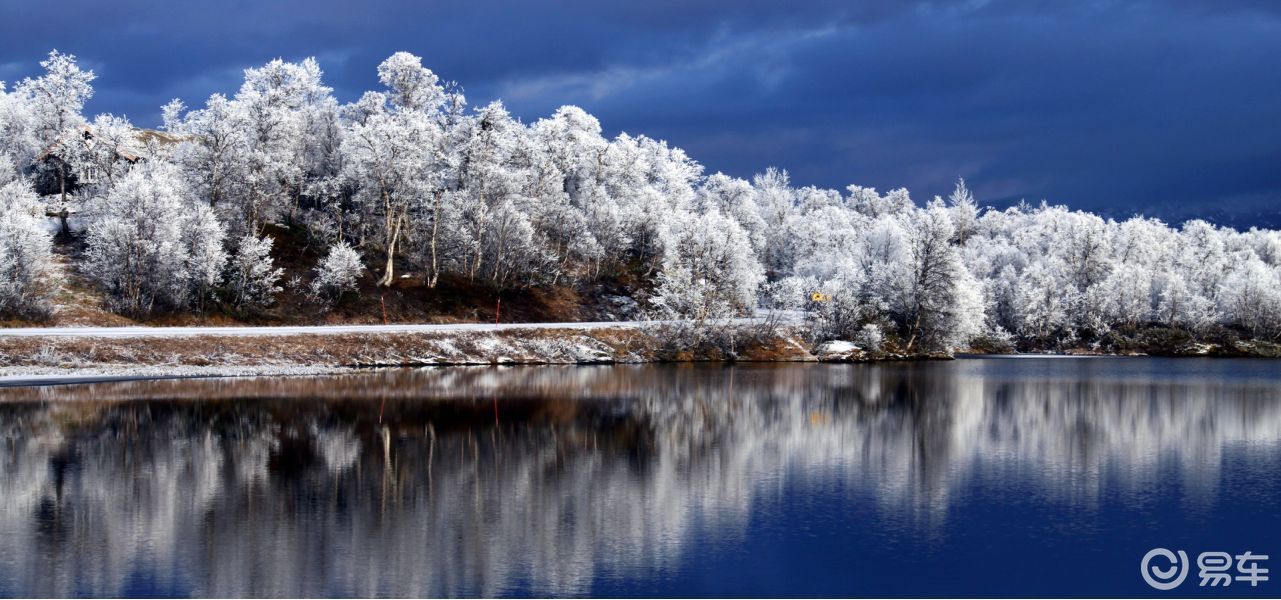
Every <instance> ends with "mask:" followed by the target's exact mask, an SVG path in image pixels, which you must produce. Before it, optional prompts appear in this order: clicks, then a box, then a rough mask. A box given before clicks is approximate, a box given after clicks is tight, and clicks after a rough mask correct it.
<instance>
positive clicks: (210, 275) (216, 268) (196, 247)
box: [182, 203, 228, 310]
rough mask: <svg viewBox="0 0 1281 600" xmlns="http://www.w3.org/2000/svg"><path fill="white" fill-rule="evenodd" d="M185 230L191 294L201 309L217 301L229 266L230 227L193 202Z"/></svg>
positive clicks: (189, 205)
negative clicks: (228, 235)
mask: <svg viewBox="0 0 1281 600" xmlns="http://www.w3.org/2000/svg"><path fill="white" fill-rule="evenodd" d="M183 222H184V226H183V229H182V250H183V252H184V253H185V255H184V259H185V261H186V264H185V265H184V266H185V269H184V271H185V273H186V276H187V280H186V287H187V293H188V294H189V297H190V298H191V300H192V302H193V303H194V305H195V307H196V308H197V309H199V310H204V308H205V306H206V304H207V303H208V302H210V301H212V300H215V299H216V293H215V292H216V290H217V289H218V288H219V286H221V284H222V278H223V271H224V270H225V269H226V267H227V259H228V256H227V250H226V247H225V246H226V237H227V228H226V226H225V225H223V224H222V222H221V221H219V220H218V216H217V215H216V214H215V213H214V210H213V209H212V208H210V207H208V206H206V205H204V204H195V203H189V204H188V207H187V214H186V215H185V217H184V220H183Z"/></svg>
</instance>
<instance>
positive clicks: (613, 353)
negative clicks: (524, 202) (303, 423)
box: [0, 327, 1278, 387]
mask: <svg viewBox="0 0 1281 600" xmlns="http://www.w3.org/2000/svg"><path fill="white" fill-rule="evenodd" d="M1274 349H1275V348H1274V345H1272V344H1264V345H1259V344H1254V343H1249V344H1234V345H1232V347H1222V346H1216V345H1206V344H1203V345H1199V346H1197V347H1196V348H1195V349H1192V350H1194V351H1186V352H1180V351H1178V349H1175V351H1171V352H1160V353H1155V352H1148V353H1135V352H1127V353H1111V354H1109V353H1101V352H1084V351H1079V350H1078V351H1067V352H1062V353H1044V354H1024V353H1009V354H1006V353H980V352H960V353H956V354H954V355H952V354H912V355H909V354H899V353H889V352H881V353H869V352H865V351H863V350H861V349H858V348H857V347H854V346H853V345H852V344H848V343H843V342H829V343H825V344H819V345H817V346H815V345H812V344H810V343H808V342H807V341H806V340H805V337H804V335H803V332H801V331H800V330H798V329H795V328H780V329H778V330H775V331H771V332H768V333H764V334H762V333H760V332H756V333H751V334H749V332H746V331H745V332H743V335H741V336H740V339H739V340H738V342H737V344H736V345H735V346H734V347H733V350H732V351H727V350H725V349H724V347H722V346H717V345H714V344H704V345H701V346H697V347H682V346H681V345H679V344H673V342H672V341H671V340H670V339H667V338H665V337H663V333H662V332H659V331H652V330H645V329H642V328H635V327H628V328H608V327H607V328H598V329H556V328H528V329H509V330H499V331H450V332H415V333H406V332H393V333H350V334H348V333H340V334H334V333H329V334H291V335H280V336H258V335H236V336H200V335H197V336H187V337H183V336H164V337H93V336H84V337H77V336H66V337H58V336H46V337H0V387H8V386H17V385H58V384H65V383H85V382H88V380H90V379H92V380H94V381H102V380H111V379H120V378H129V379H146V378H173V377H235V376H308V375H329V374H341V373H352V372H359V371H362V370H366V369H371V368H397V367H401V368H414V367H448V366H499V365H601V364H641V363H676V362H682V363H688V362H727V363H728V362H852V363H858V362H890V361H913V360H950V359H953V358H979V357H999V356H1007V357H1038V356H1040V357H1080V356H1169V357H1203V358H1205V357H1224V358H1242V357H1258V358H1276V357H1278V355H1277V354H1276V353H1274V352H1273V350H1274Z"/></svg>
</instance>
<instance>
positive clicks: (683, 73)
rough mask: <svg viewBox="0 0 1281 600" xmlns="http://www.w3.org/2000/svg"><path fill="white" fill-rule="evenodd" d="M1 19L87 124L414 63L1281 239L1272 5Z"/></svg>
mask: <svg viewBox="0 0 1281 600" xmlns="http://www.w3.org/2000/svg"><path fill="white" fill-rule="evenodd" d="M0 3H3V8H2V9H0V80H6V81H13V80H16V79H19V78H21V77H22V76H25V75H29V74H33V73H35V72H36V70H37V69H38V67H37V65H36V63H37V61H38V60H39V59H40V58H41V57H42V55H43V54H45V53H46V52H48V50H50V49H51V48H55V47H56V48H58V49H59V50H62V51H65V52H72V53H74V54H76V55H78V56H79V57H80V58H81V60H82V62H83V63H85V64H87V65H88V66H90V67H92V68H93V69H95V70H96V71H97V73H98V75H99V79H98V81H97V84H96V87H97V90H98V91H97V96H96V97H95V98H94V99H93V101H92V103H91V104H90V106H89V110H90V111H91V112H95V113H96V112H114V113H124V114H127V115H128V116H129V117H130V118H131V119H133V120H134V122H135V123H138V124H140V125H155V124H156V122H157V121H158V119H159V116H158V115H159V107H160V105H161V104H163V103H164V102H165V101H167V100H169V99H170V98H174V97H179V98H182V99H183V100H184V101H186V102H187V103H188V104H189V105H191V104H199V103H201V102H202V101H203V99H204V98H205V97H206V96H208V95H209V94H210V93H212V92H215V91H223V92H233V91H234V90H235V89H236V88H237V87H238V85H239V80H240V77H241V70H242V69H243V68H245V67H247V66H253V65H258V64H261V63H263V62H266V61H267V60H270V59H272V58H275V57H283V58H285V59H291V60H297V59H302V58H305V57H307V56H315V57H316V58H317V59H318V60H319V61H320V63H321V66H322V67H323V68H324V69H325V72H326V80H327V81H328V83H329V84H330V85H332V86H333V87H334V88H335V89H336V93H337V94H338V95H339V97H340V99H342V100H351V99H354V98H355V97H356V96H357V95H358V94H359V92H360V91H362V90H365V89H373V88H375V87H376V86H377V81H376V76H375V71H374V69H375V67H376V65H377V64H378V63H379V62H380V61H381V60H382V59H383V58H385V57H386V56H387V55H389V54H391V53H392V52H394V51H396V50H408V51H410V52H413V53H415V54H419V55H421V56H423V57H424V62H425V63H426V64H427V65H428V66H430V67H431V68H432V69H433V70H435V71H436V72H437V73H438V74H440V75H441V76H442V77H444V78H446V79H453V80H457V81H459V82H460V83H461V84H462V85H463V87H464V88H465V90H466V92H467V96H468V98H469V100H470V101H471V102H472V104H473V105H478V104H481V103H484V102H487V101H488V100H490V99H493V98H499V97H501V98H502V99H503V100H504V101H505V102H506V103H507V104H508V105H509V107H510V108H511V109H512V110H513V112H515V113H516V114H517V115H519V116H521V117H522V118H523V119H525V120H526V121H532V120H534V119H536V118H538V117H540V116H543V115H546V114H548V113H550V112H551V111H552V110H554V109H555V108H556V107H557V106H559V105H561V104H577V105H580V106H582V107H584V108H585V109H587V110H588V111H590V112H591V113H593V114H595V115H597V116H598V117H599V118H600V119H601V122H602V124H603V125H604V127H605V129H606V133H607V134H609V135H613V134H615V133H617V132H619V131H628V132H631V133H644V134H647V135H650V136H653V137H658V138H663V139H666V140H668V141H669V142H671V143H672V144H675V145H677V146H680V147H683V148H685V149H687V150H688V151H689V152H690V154H691V155H692V156H693V157H695V158H696V159H697V160H699V161H700V162H702V163H703V164H704V165H705V166H706V167H707V170H708V172H715V171H718V170H720V171H725V172H727V173H730V174H734V175H740V176H750V175H751V174H752V173H753V172H756V171H759V170H763V169H764V168H765V167H766V166H770V165H775V166H779V167H782V168H786V169H788V170H789V171H790V172H791V173H792V179H793V182H794V183H796V184H799V185H805V184H815V185H822V186H828V187H844V186H845V185H846V184H849V183H859V184H862V185H871V186H875V187H877V188H881V189H888V188H892V187H899V186H907V187H909V188H910V189H911V190H912V192H913V195H914V197H916V198H917V199H918V200H924V199H926V198H928V197H930V196H931V195H933V194H946V192H947V191H948V190H949V189H950V187H951V184H952V181H954V180H955V178H956V177H957V176H964V177H965V178H966V179H967V180H968V181H970V183H971V184H972V187H973V188H974V189H975V191H976V193H977V194H978V196H979V197H980V200H982V201H984V202H985V203H989V204H1003V203H1005V202H1009V201H1012V200H1018V199H1020V198H1026V199H1027V200H1029V201H1034V202H1035V201H1039V200H1040V199H1042V198H1045V199H1049V200H1050V201H1051V202H1054V203H1064V204H1068V205H1070V206H1073V207H1078V208H1087V209H1093V210H1103V211H1106V212H1108V213H1109V214H1113V215H1116V216H1126V215H1128V214H1130V213H1133V212H1136V211H1142V212H1146V213H1149V214H1158V215H1161V216H1165V217H1167V218H1171V219H1178V218H1183V217H1187V216H1193V215H1218V216H1220V217H1222V218H1224V219H1226V216H1225V214H1224V213H1228V215H1237V218H1236V219H1235V222H1236V223H1238V224H1251V223H1256V222H1258V223H1268V224H1274V225H1275V224H1277V223H1278V222H1279V221H1281V2H1266V1H1262V0H1260V1H1254V2H1252V1H1248V0H1244V1H1233V0H1222V1H1212V0H1207V1H1204V2H1194V1H1190V0H1189V1H1170V2H1160V3H1158V2H1140V1H1134V2H1091V1H1080V2H1036V1H1022V2H1014V1H1009V2H1004V1H991V2H985V1H971V2H959V3H946V2H924V3H910V2H888V1H878V2H862V3H853V2H850V3H846V2H811V3H798V2H762V1H757V0H737V1H729V0H727V1H724V2H703V1H697V0H647V1H645V2H631V3H627V4H623V3H612V2H600V1H592V0H582V1H562V2H533V1H518V0H513V1H510V2H497V1H465V0H454V1H451V2H416V3H410V2H391V1H384V0H377V1H372V2H355V1H351V0H282V1H275V2H270V1H265V2H248V1H230V2H209V1H201V2H194V1H189V0H171V1H169V2H159V1H155V2H153V1H144V0H112V1H110V2H103V1H100V0H94V1H86V2H80V1H76V2H61V3H54V2H46V3H35V2H18V1H17V0H0Z"/></svg>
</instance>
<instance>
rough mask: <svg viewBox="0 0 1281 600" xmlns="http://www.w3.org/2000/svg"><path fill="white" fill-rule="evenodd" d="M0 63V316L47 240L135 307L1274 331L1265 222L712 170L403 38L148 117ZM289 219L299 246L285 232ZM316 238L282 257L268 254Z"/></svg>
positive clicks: (921, 334) (949, 333)
mask: <svg viewBox="0 0 1281 600" xmlns="http://www.w3.org/2000/svg"><path fill="white" fill-rule="evenodd" d="M40 65H41V67H42V68H43V72H42V73H41V74H39V76H38V77H32V78H27V79H23V80H22V81H19V82H16V83H14V84H13V85H11V86H6V85H5V84H3V83H0V314H3V315H6V316H7V317H8V318H11V319H18V320H21V321H23V322H38V321H40V320H41V319H45V318H47V317H48V316H49V315H50V314H51V313H52V312H53V311H54V310H55V304H56V303H55V298H54V293H55V290H56V289H57V281H56V276H55V274H54V272H53V269H52V265H53V263H54V255H55V250H56V248H57V247H58V246H59V245H70V246H73V247H74V248H75V249H76V250H75V253H74V256H75V263H74V267H75V268H76V269H77V272H78V273H80V274H81V275H82V276H83V277H85V278H86V279H87V280H89V281H92V283H93V286H94V287H95V288H96V290H97V292H98V293H99V294H100V295H101V298H102V302H103V305H104V306H105V307H107V308H108V309H109V310H111V311H113V312H115V313H118V314H121V315H127V316H129V317H130V318H134V319H142V320H146V319H151V318H155V317H157V316H160V315H171V314H195V315H208V314H232V315H246V314H253V313H254V311H259V310H263V309H264V308H266V307H269V306H271V305H272V304H273V303H275V302H277V300H278V298H279V297H280V295H281V294H282V292H285V291H287V290H290V291H292V293H294V294H295V295H296V296H298V297H303V298H306V302H307V305H306V306H305V307H304V308H305V309H306V310H313V311H326V310H331V309H332V308H333V307H335V306H342V305H345V304H351V303H368V302H375V303H376V302H378V299H377V297H375V296H371V295H370V294H368V293H364V294H362V293H361V292H360V290H368V289H370V288H371V286H376V287H382V288H393V287H395V286H398V285H401V282H402V280H405V279H407V278H411V277H412V278H413V279H415V280H416V281H419V282H421V285H422V286H424V287H425V288H427V289H437V288H438V286H450V285H459V283H457V282H465V283H466V284H467V285H471V286H481V287H483V288H484V289H490V290H494V291H496V292H503V291H507V290H536V289H537V290H547V289H559V288H564V289H587V288H592V289H599V288H601V286H605V285H608V287H609V288H610V289H616V290H621V293H623V294H624V295H626V296H627V297H629V298H630V299H631V300H634V303H632V304H633V305H634V309H633V310H632V313H633V314H629V315H626V316H627V317H628V318H655V319H683V320H689V321H691V322H694V323H708V324H712V323H716V322H718V321H723V320H725V319H727V318H730V317H735V316H743V315H750V314H753V313H755V312H756V311H762V310H763V311H800V312H802V313H803V314H804V315H805V319H806V322H807V324H808V326H809V328H810V331H811V332H812V334H813V337H814V339H815V340H835V339H841V340H850V341H853V342H854V343H856V344H858V345H860V346H861V347H865V348H877V347H880V346H882V345H890V346H893V347H895V348H898V349H900V350H902V351H904V352H952V351H958V350H966V349H975V348H977V349H986V350H1015V349H1017V350H1025V351H1026V350H1060V349H1066V348H1093V349H1104V350H1106V349H1111V348H1115V347H1118V345H1119V344H1121V342H1120V341H1118V340H1121V341H1124V340H1132V339H1137V338H1138V337H1142V336H1148V337H1152V336H1156V337H1159V338H1161V339H1172V340H1180V341H1181V343H1182V342H1188V343H1195V342H1196V341H1197V340H1211V339H1216V340H1217V339H1224V338H1233V339H1236V338H1242V339H1254V340H1262V341H1270V342H1276V341H1277V340H1278V339H1281V233H1279V232H1277V231H1272V230H1262V229H1250V230H1248V231H1239V230H1236V229H1231V228H1225V227H1218V226H1215V225H1213V224H1211V223H1208V222H1205V221H1202V220H1191V221H1187V222H1185V223H1182V224H1177V225H1176V224H1167V223H1164V222H1162V221H1160V220H1157V219H1153V218H1146V217H1143V216H1134V217H1132V218H1130V219H1128V220H1125V221H1116V220H1113V219H1104V218H1102V217H1099V216H1096V215H1094V214H1090V213H1086V212H1080V211H1072V210H1069V209H1067V208H1065V207H1063V206H1057V205H1051V204H1048V203H1046V202H1044V201H1042V202H1039V203H1036V204H1028V203H1021V204H1019V205H1017V206H1013V207H1010V208H1006V209H1003V210H997V209H993V208H988V207H984V206H982V205H981V204H980V201H979V200H978V199H976V198H975V197H974V195H973V194H972V193H971V192H970V191H969V189H968V188H967V186H966V184H965V182H964V181H961V180H958V182H957V184H956V187H955V189H954V190H953V191H952V192H951V193H950V194H949V195H948V196H947V197H946V198H943V197H939V196H935V197H933V198H930V199H927V200H924V201H921V202H918V201H917V200H915V199H913V198H912V197H911V196H910V195H909V193H908V191H907V190H906V189H894V190H889V191H887V192H884V193H882V192H880V191H878V190H876V189H873V188H868V187H861V186H858V185H850V186H848V187H846V188H845V189H844V190H833V189H821V188H817V187H812V186H799V187H798V186H795V185H793V184H792V182H791V181H790V180H789V177H788V174H787V172H786V171H782V170H777V169H773V168H770V169H765V170H764V171H763V172H761V173H759V174H757V175H755V176H754V177H752V178H751V179H750V180H745V179H740V178H737V177H732V176H728V175H725V174H722V173H719V172H717V173H711V174H708V173H707V172H706V171H705V169H704V167H703V166H702V165H700V164H699V163H698V162H696V161H695V160H694V159H693V158H691V157H690V156H688V155H686V153H685V152H683V151H682V150H680V149H679V148H674V147H671V146H669V145H668V144H667V143H666V142H664V141H661V140H655V139H652V138H649V137H645V136H644V135H629V134H626V133H623V134H619V135H618V136H617V137H614V138H612V139H608V138H606V137H604V136H603V135H602V128H601V124H600V123H599V122H598V121H597V119H596V118H594V117H593V116H591V115H590V114H588V113H586V112H585V111H583V110H582V109H580V108H577V107H574V106H564V107H562V108H560V109H559V110H557V111H555V113H554V114H552V115H550V116H547V117H545V118H541V119H538V120H536V121H534V122H532V123H524V122H522V121H521V120H520V119H517V118H515V117H513V116H512V115H511V114H510V113H509V112H508V110H506V109H505V108H504V105H503V104H502V103H501V102H498V101H495V102H491V103H489V104H486V105H484V106H469V105H468V104H467V101H466V98H465V97H464V95H463V92H462V88H461V87H460V86H459V85H458V84H456V83H453V82H450V81H446V80H443V79H441V78H440V77H438V76H437V75H436V74H435V73H433V72H432V71H431V70H430V69H428V68H427V67H425V66H423V64H422V60H421V59H420V58H419V57H417V56H414V55H412V54H409V53H405V52H399V53H396V54H394V55H392V56H391V57H390V58H388V59H387V60H385V61H384V62H383V63H382V64H380V65H379V66H378V70H377V76H378V81H379V82H380V85H381V89H378V90H376V91H369V92H365V93H364V94H363V95H362V96H361V97H360V98H359V99H357V100H355V101H354V102H351V103H346V104H344V103H341V102H339V101H338V100H337V99H336V98H335V96H334V95H333V90H332V89H331V88H330V87H327V86H326V85H325V83H324V81H323V76H322V75H323V73H322V71H321V69H320V66H319V65H318V63H317V62H316V61H315V60H313V59H307V60H303V61H301V62H288V61H284V60H273V61H271V62H268V63H267V64H265V65H263V66H261V67H256V68H249V69H246V70H245V73H244V81H243V84H242V85H241V86H240V89H239V90H235V91H234V93H230V94H227V93H215V94H213V95H211V96H209V98H208V99H207V100H205V101H204V102H203V104H202V105H199V106H185V105H184V104H183V103H182V102H180V101H177V100H175V101H173V102H171V103H169V104H168V105H166V106H164V107H163V111H162V113H163V125H162V126H161V127H160V129H159V130H158V131H151V130H144V129H139V128H136V127H135V126H134V125H133V124H132V123H130V122H129V121H128V120H127V119H126V118H123V117H120V116H115V115H110V114H102V115H96V116H93V117H92V118H91V117H89V116H86V115H85V114H84V106H85V103H86V101H87V100H88V99H89V98H91V96H92V94H93V87H92V86H93V82H94V79H95V75H94V73H93V72H92V71H90V70H86V69H83V68H81V66H79V65H78V63H77V61H76V58H75V57H74V56H71V55H68V54H62V53H59V52H57V51H54V52H51V53H50V54H49V55H48V56H47V58H46V59H45V60H44V61H42V62H41V63H40ZM282 232H287V233H288V237H289V239H290V240H294V241H291V242H290V243H291V244H293V246H290V247H288V248H286V247H282V246H281V244H282V243H283V241H282V240H283V234H282ZM295 246H299V247H303V248H306V249H307V252H308V254H306V255H307V256H315V257H316V258H315V260H314V264H312V265H311V266H310V268H309V269H308V270H306V271H305V275H294V276H292V277H286V273H285V270H284V269H283V268H281V266H280V264H279V263H280V261H281V260H282V253H289V254H291V255H293V254H297V252H298V247H295Z"/></svg>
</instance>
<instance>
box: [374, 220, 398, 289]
mask: <svg viewBox="0 0 1281 600" xmlns="http://www.w3.org/2000/svg"><path fill="white" fill-rule="evenodd" d="M402 222H403V221H402V219H400V218H397V219H396V223H395V225H394V226H393V227H392V232H391V241H389V242H387V268H386V270H385V271H384V272H383V278H382V279H380V280H378V285H380V286H382V287H389V286H390V285H391V284H392V282H393V281H395V279H394V277H395V269H396V242H397V241H398V240H399V239H400V224H401V223H402Z"/></svg>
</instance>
